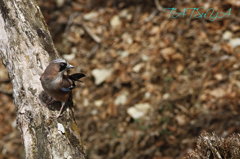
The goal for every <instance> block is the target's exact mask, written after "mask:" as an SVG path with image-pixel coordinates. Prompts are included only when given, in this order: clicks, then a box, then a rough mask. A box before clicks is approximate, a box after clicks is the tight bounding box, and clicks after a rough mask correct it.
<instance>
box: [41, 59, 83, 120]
mask: <svg viewBox="0 0 240 159" xmlns="http://www.w3.org/2000/svg"><path fill="white" fill-rule="evenodd" d="M71 68H74V67H73V66H72V65H70V64H69V63H67V61H66V60H64V59H55V60H53V61H51V62H50V64H49V65H48V66H47V68H46V69H45V71H44V72H43V74H42V75H41V78H40V81H41V84H42V87H43V89H44V91H45V92H46V93H47V94H48V95H49V96H50V97H52V99H53V100H55V101H59V102H61V109H60V112H59V114H58V117H59V116H61V114H62V111H63V108H64V105H65V104H66V102H67V101H68V100H69V98H71V96H72V89H73V88H75V87H76V85H75V81H79V80H80V78H82V77H85V75H84V74H83V73H75V74H72V75H69V74H68V72H67V71H68V70H69V69H71Z"/></svg>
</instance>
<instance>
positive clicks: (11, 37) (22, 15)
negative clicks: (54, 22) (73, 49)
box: [0, 0, 85, 159]
mask: <svg viewBox="0 0 240 159" xmlns="http://www.w3.org/2000/svg"><path fill="white" fill-rule="evenodd" d="M0 56H1V58H2V60H3V63H4V64H5V66H6V67H7V69H8V72H9V76H10V79H11V81H12V84H13V96H14V103H15V105H16V107H17V123H18V127H19V129H20V130H21V133H22V138H23V143H24V147H25V156H26V158H27V159H50V158H51V159H63V158H64V159H65V158H66V159H84V158H85V157H84V152H83V145H82V143H81V139H80V135H79V133H80V132H79V129H78V127H77V125H76V122H75V120H74V117H73V114H72V113H71V111H69V110H68V109H67V111H64V113H63V117H61V118H56V116H57V114H58V112H59V111H53V110H50V109H49V107H48V106H47V105H46V104H45V103H44V101H43V100H41V99H40V94H42V93H43V89H42V86H41V83H40V80H39V78H40V75H41V74H42V73H43V70H44V69H45V67H46V66H47V64H48V61H49V57H50V60H52V59H54V58H56V57H57V56H58V53H57V51H56V49H55V48H54V45H53V42H52V39H51V36H50V33H49V31H48V29H47V25H46V23H45V22H44V18H43V16H42V13H41V11H40V9H39V7H38V5H37V3H36V2H35V0H0ZM6 113H7V112H6Z"/></svg>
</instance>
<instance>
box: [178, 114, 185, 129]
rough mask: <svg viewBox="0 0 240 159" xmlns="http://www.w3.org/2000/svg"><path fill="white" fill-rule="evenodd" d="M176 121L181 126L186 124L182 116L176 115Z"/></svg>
mask: <svg viewBox="0 0 240 159" xmlns="http://www.w3.org/2000/svg"><path fill="white" fill-rule="evenodd" d="M176 120H177V122H178V124H179V125H181V126H182V125H185V124H186V117H185V116H184V115H177V116H176Z"/></svg>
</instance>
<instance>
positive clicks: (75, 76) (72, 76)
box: [69, 73, 85, 81]
mask: <svg viewBox="0 0 240 159" xmlns="http://www.w3.org/2000/svg"><path fill="white" fill-rule="evenodd" d="M83 77H85V74H83V73H74V74H72V75H69V79H71V80H73V81H78V80H79V79H80V78H83Z"/></svg>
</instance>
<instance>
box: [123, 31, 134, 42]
mask: <svg viewBox="0 0 240 159" xmlns="http://www.w3.org/2000/svg"><path fill="white" fill-rule="evenodd" d="M122 39H123V41H124V42H126V43H128V44H132V43H133V39H132V37H131V35H130V34H128V33H124V34H123V35H122Z"/></svg>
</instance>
